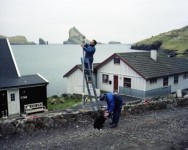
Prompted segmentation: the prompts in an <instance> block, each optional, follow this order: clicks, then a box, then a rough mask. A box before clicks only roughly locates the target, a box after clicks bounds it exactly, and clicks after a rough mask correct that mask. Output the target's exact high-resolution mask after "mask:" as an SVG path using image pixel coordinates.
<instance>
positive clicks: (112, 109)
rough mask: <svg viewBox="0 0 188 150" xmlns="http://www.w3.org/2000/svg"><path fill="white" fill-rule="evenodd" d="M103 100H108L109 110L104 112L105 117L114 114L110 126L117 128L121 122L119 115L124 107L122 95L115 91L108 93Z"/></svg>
mask: <svg viewBox="0 0 188 150" xmlns="http://www.w3.org/2000/svg"><path fill="white" fill-rule="evenodd" d="M100 100H101V101H106V102H107V110H106V111H105V112H104V117H106V118H107V117H110V116H111V115H112V122H111V123H110V128H115V127H116V126H117V124H118V122H119V117H120V114H121V108H122V98H121V96H119V95H117V94H113V93H106V94H104V95H103V96H102V97H101V98H100Z"/></svg>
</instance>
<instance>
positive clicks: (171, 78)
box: [146, 74, 188, 92]
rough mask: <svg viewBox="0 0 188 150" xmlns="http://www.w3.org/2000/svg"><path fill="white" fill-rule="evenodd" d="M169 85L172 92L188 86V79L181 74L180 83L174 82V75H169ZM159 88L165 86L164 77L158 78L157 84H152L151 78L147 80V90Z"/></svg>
mask: <svg viewBox="0 0 188 150" xmlns="http://www.w3.org/2000/svg"><path fill="white" fill-rule="evenodd" d="M168 85H169V86H171V92H176V91H177V90H182V89H186V88H188V79H183V74H182V75H179V78H178V84H174V76H169V77H168ZM157 88H164V87H163V78H158V79H157V83H155V84H150V81H149V80H148V81H147V82H146V91H149V90H154V89H157Z"/></svg>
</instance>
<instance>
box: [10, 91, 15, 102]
mask: <svg viewBox="0 0 188 150" xmlns="http://www.w3.org/2000/svg"><path fill="white" fill-rule="evenodd" d="M10 100H11V101H15V94H14V93H13V94H10Z"/></svg>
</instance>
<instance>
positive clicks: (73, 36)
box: [63, 27, 89, 44]
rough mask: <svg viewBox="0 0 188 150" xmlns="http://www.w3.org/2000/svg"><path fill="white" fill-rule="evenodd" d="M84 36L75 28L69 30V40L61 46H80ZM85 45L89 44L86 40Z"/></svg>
mask: <svg viewBox="0 0 188 150" xmlns="http://www.w3.org/2000/svg"><path fill="white" fill-rule="evenodd" d="M83 37H84V35H83V34H82V33H80V31H78V29H76V28H75V27H73V28H71V29H70V30H69V38H68V40H67V41H64V42H63V44H81V43H84V40H83ZM86 41H87V43H88V42H89V41H88V40H86Z"/></svg>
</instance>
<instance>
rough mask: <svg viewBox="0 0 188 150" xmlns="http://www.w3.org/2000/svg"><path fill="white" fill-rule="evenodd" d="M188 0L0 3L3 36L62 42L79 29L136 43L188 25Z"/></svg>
mask: <svg viewBox="0 0 188 150" xmlns="http://www.w3.org/2000/svg"><path fill="white" fill-rule="evenodd" d="M187 6H188V1H187V0H173V1H172V0H95V1H88V0H54V1H51V0H30V1H26V0H6V1H5V0H0V18H1V19H0V34H4V35H7V36H13V35H20V34H21V35H25V36H26V37H27V38H28V39H29V40H32V41H38V38H39V37H42V38H44V39H45V40H49V41H50V43H62V42H63V41H64V40H67V38H68V30H69V29H70V28H71V27H73V26H75V27H77V28H78V29H79V30H80V31H81V32H82V33H84V34H85V35H87V36H88V37H89V38H93V37H94V38H96V39H97V40H98V41H102V42H103V41H104V42H108V41H110V40H119V41H121V42H128V43H129V42H136V41H138V40H141V39H143V38H147V37H150V36H152V35H156V34H159V33H161V32H165V31H169V30H172V29H174V28H180V27H183V26H185V25H187V24H188V20H187V18H188V13H187Z"/></svg>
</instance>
